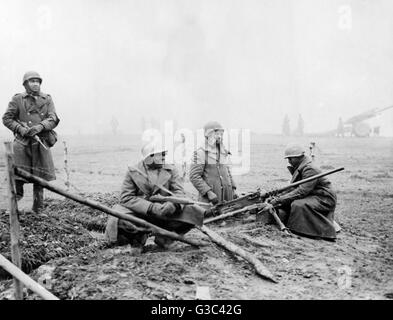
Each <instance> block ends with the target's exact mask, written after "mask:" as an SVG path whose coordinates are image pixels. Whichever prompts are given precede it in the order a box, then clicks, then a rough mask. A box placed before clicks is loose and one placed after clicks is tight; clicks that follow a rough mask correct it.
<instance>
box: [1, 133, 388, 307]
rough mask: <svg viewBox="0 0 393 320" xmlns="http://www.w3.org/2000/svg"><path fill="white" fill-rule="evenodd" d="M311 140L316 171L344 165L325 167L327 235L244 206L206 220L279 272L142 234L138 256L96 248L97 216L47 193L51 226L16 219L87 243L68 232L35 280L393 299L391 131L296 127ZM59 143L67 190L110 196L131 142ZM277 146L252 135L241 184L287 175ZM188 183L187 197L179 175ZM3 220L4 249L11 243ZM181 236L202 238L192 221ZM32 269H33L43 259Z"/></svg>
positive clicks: (154, 291)
mask: <svg viewBox="0 0 393 320" xmlns="http://www.w3.org/2000/svg"><path fill="white" fill-rule="evenodd" d="M114 141H115V142H114ZM310 141H315V142H316V145H317V147H318V148H319V149H317V153H316V161H318V163H319V165H320V166H321V167H322V168H323V169H324V170H329V169H331V168H333V167H334V168H336V167H339V166H344V167H345V171H343V172H340V173H337V174H334V175H332V176H330V180H331V181H332V182H333V184H334V186H335V188H336V190H337V193H338V204H337V210H336V219H337V221H338V222H339V224H340V225H341V227H342V231H341V232H340V233H339V235H338V239H337V241H336V242H334V243H332V242H327V241H323V240H312V239H308V238H301V237H298V236H292V237H287V236H285V235H283V234H282V233H281V232H280V231H279V230H278V229H277V228H276V227H275V226H273V225H265V224H264V223H262V222H257V221H255V216H253V215H243V216H238V217H236V218H231V219H229V220H226V221H224V222H221V223H215V224H210V225H209V227H210V228H211V229H213V230H214V231H216V232H218V233H219V234H220V235H222V236H223V237H225V238H226V239H228V240H231V241H232V242H234V243H236V244H237V245H239V246H241V247H242V248H243V249H245V250H247V251H248V252H250V253H253V254H255V255H256V256H257V257H258V258H259V259H260V261H261V262H262V263H263V264H264V265H265V266H266V267H267V268H268V269H269V270H270V271H271V272H272V273H273V274H274V276H275V277H276V278H277V280H278V281H279V282H278V283H277V284H275V283H271V282H269V281H266V280H264V279H262V278H260V277H258V276H257V275H256V274H255V272H254V270H253V268H252V266H250V265H249V264H248V263H247V262H245V261H244V260H242V259H241V258H237V257H235V256H233V255H232V254H230V253H228V252H226V251H224V250H223V249H221V248H219V247H217V246H215V245H214V244H211V245H208V246H205V247H201V248H194V247H192V246H189V245H186V244H184V243H180V242H177V243H176V244H175V245H174V246H173V247H172V248H171V249H169V250H168V251H164V250H162V249H160V248H158V247H157V246H156V245H155V244H154V242H153V238H149V240H148V243H147V245H146V246H145V249H144V252H143V253H142V254H139V255H138V254H135V252H133V251H132V250H131V249H130V247H129V246H123V247H113V248H108V247H105V245H104V244H103V242H102V240H101V238H102V233H100V232H101V231H102V226H103V225H104V224H105V220H106V216H105V215H102V214H100V213H97V212H92V210H91V209H88V208H84V207H82V206H81V205H76V204H74V203H72V202H71V201H70V200H64V199H63V198H62V197H59V196H57V195H53V194H51V193H50V192H47V197H49V198H50V199H51V200H48V206H47V207H46V209H45V211H44V213H43V214H44V215H45V216H43V217H42V221H43V222H42V225H48V224H49V223H50V221H51V222H53V223H54V224H55V223H56V221H57V222H58V226H59V228H58V229H57V231H56V230H49V229H48V230H47V231H42V230H40V223H39V221H37V220H39V219H37V218H36V217H35V218H34V219H33V218H29V217H25V218H24V220H22V222H21V224H22V228H25V229H23V236H24V237H25V238H28V237H29V233H30V232H32V233H33V234H36V235H37V234H39V233H40V232H46V240H45V241H46V242H47V243H48V244H47V245H49V246H53V241H55V240H54V239H56V237H55V235H54V234H53V233H54V232H59V230H61V227H62V226H65V225H67V224H70V225H71V226H73V227H72V228H74V229H70V230H73V231H69V232H70V234H72V235H74V234H78V232H79V233H80V235H79V237H81V238H84V237H87V238H86V239H89V240H88V241H87V242H89V244H84V243H83V241H82V244H81V245H80V246H79V242H78V241H77V240H75V243H74V247H75V248H76V247H78V248H79V249H75V250H74V251H72V250H70V253H69V254H68V255H66V256H58V257H55V258H52V259H51V260H49V259H48V261H45V262H44V263H45V265H46V266H52V267H53V268H52V271H51V272H50V275H51V279H50V280H48V281H47V282H46V283H45V284H46V285H47V286H48V288H50V291H51V292H53V293H54V294H55V295H57V296H58V297H59V298H61V299H179V300H181V299H195V297H196V291H197V287H200V286H207V287H209V292H210V296H211V298H212V299H392V297H393V256H392V253H393V233H392V227H393V161H392V159H393V140H392V139H388V138H367V139H355V138H346V139H336V138H307V137H303V138H299V141H298V142H301V143H304V144H308V143H309V142H310ZM67 143H68V150H69V164H70V169H71V177H70V178H71V182H72V184H73V185H74V186H75V188H71V190H72V191H74V192H78V191H79V192H83V193H84V194H85V195H86V196H88V197H90V198H95V199H98V200H100V201H101V202H103V203H107V204H112V203H115V202H116V198H117V195H118V191H119V189H120V186H121V182H122V179H123V176H124V173H125V171H126V167H127V165H128V164H132V163H133V162H135V161H136V160H137V159H138V156H139V155H138V150H139V145H138V144H137V143H136V140H132V139H131V138H130V137H116V139H114V138H113V137H112V139H109V138H107V140H105V139H104V138H102V139H93V138H89V139H87V138H86V139H85V140H84V139H78V140H73V139H72V138H71V137H68V138H67ZM286 144H287V141H286V140H285V139H284V138H282V137H275V136H259V137H256V136H255V137H254V136H253V140H252V146H251V170H250V172H249V173H248V174H246V175H243V176H239V177H236V178H237V181H238V184H239V189H240V190H241V191H242V192H249V191H252V190H254V189H255V188H256V187H258V186H259V187H262V188H265V189H272V188H273V187H278V186H283V185H285V184H286V183H287V182H288V180H289V178H290V176H289V173H288V172H287V169H286V167H285V162H284V161H283V159H282V152H283V149H284V146H285V145H286ZM53 154H54V159H55V165H56V167H57V168H58V180H56V184H58V185H59V186H63V187H64V179H65V174H64V171H63V152H62V145H61V144H60V143H59V144H58V145H56V146H55V148H54V149H53ZM1 159H4V157H3V156H1ZM1 169H2V168H1V163H0V170H1ZM2 179H3V178H2ZM30 188H31V186H28V188H26V197H25V199H24V200H23V203H24V204H26V205H31V189H30ZM186 190H187V191H188V193H189V194H190V196H192V197H196V192H195V190H194V189H193V187H192V186H191V185H190V184H189V182H186ZM0 191H1V192H0V195H1V196H0V204H1V205H0V208H3V212H4V209H6V208H7V202H6V189H5V184H2V187H1V190H0ZM44 222H45V223H44ZM4 224H5V223H4ZM4 224H3V225H2V230H1V231H2V232H3V233H2V238H1V239H2V241H3V242H4V244H3V246H2V247H1V246H0V247H1V250H2V254H4V252H5V253H7V250H9V249H8V248H7V243H8V242H7V241H8V240H7V236H6V235H5V236H4V233H6V231H4V230H5V229H6V228H7V227H6V226H4ZM31 224H34V228H33V227H32V225H31ZM5 225H6V224H5ZM75 227H77V229H75ZM52 229H55V228H52ZM78 230H79V231H78ZM81 230H82V231H81ZM187 236H188V237H191V238H195V239H207V237H206V236H205V235H203V234H202V233H200V232H199V231H197V230H193V231H191V232H190V233H189V234H187ZM246 238H248V239H249V238H252V239H253V241H252V242H251V241H249V240H247V239H246ZM78 239H79V238H78ZM45 241H44V242H45ZM57 241H58V240H57ZM60 241H61V240H60ZM64 242H65V243H66V241H64ZM0 245H1V242H0ZM42 245H43V244H42ZM72 246H73V245H68V247H70V248H71V247H72ZM65 247H67V246H66V245H64V249H63V250H66V248H65ZM29 248H30V250H31V251H33V249H32V248H31V247H29V246H25V247H24V250H26V252H27V251H28V250H29ZM84 248H85V249H84ZM86 248H88V249H86ZM75 251H76V252H75ZM46 252H47V254H49V252H51V250H48V251H46ZM40 269H41V270H40ZM30 275H31V276H32V277H33V278H34V279H35V280H38V279H42V267H41V268H39V269H38V270H35V271H32V272H31V273H30ZM40 277H41V278H40ZM11 284H12V282H11V280H3V281H0V292H2V293H1V294H0V297H1V298H2V299H9V298H10V296H11V294H10V293H11V291H10V288H11V287H12V286H11ZM26 298H27V299H38V297H37V296H36V295H35V294H33V293H31V292H26Z"/></svg>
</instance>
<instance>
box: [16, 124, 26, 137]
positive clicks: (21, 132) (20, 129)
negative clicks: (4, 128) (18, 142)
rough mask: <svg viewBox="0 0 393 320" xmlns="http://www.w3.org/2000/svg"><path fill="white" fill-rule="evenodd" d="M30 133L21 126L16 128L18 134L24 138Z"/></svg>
mask: <svg viewBox="0 0 393 320" xmlns="http://www.w3.org/2000/svg"><path fill="white" fill-rule="evenodd" d="M28 131H29V129H27V128H25V127H24V126H21V125H19V126H18V127H17V128H16V132H18V133H19V134H20V135H21V136H22V137H25V136H26V133H27V132H28Z"/></svg>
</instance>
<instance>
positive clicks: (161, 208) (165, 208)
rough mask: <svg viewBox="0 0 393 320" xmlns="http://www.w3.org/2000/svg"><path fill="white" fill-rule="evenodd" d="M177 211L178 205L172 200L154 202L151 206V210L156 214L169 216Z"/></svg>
mask: <svg viewBox="0 0 393 320" xmlns="http://www.w3.org/2000/svg"><path fill="white" fill-rule="evenodd" d="M175 211H176V206H175V205H174V204H173V203H171V202H165V203H162V204H161V203H152V204H151V205H150V207H149V212H150V213H152V214H154V215H156V216H168V215H171V214H173V213H175Z"/></svg>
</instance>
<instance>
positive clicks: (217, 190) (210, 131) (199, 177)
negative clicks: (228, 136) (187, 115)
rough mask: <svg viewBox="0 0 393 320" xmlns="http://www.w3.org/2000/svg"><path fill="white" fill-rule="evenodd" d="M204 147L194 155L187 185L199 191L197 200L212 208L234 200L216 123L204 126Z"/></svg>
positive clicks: (227, 162) (232, 186)
mask: <svg viewBox="0 0 393 320" xmlns="http://www.w3.org/2000/svg"><path fill="white" fill-rule="evenodd" d="M203 129H204V135H205V145H204V146H202V147H199V148H198V149H197V150H196V151H195V152H194V157H193V161H192V164H191V166H190V181H191V183H192V184H193V185H194V187H195V188H196V189H197V190H198V191H199V200H200V201H204V202H211V203H213V204H217V203H221V202H223V201H230V200H233V199H235V198H237V195H236V192H235V190H236V185H235V182H234V180H233V178H232V174H231V170H230V167H229V164H230V162H229V155H230V152H229V151H227V150H226V149H225V147H224V145H223V133H224V129H223V127H222V126H221V124H219V123H218V122H216V121H210V122H208V123H207V124H206V125H205V126H204V128H203Z"/></svg>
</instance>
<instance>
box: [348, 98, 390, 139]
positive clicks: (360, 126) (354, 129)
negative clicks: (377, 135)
mask: <svg viewBox="0 0 393 320" xmlns="http://www.w3.org/2000/svg"><path fill="white" fill-rule="evenodd" d="M390 108H393V105H392V106H389V107H386V108H374V109H371V110H368V111H365V112H363V113H360V114H358V115H356V116H353V117H351V118H349V119H348V120H346V121H344V128H345V130H346V131H347V130H348V131H349V132H350V133H351V135H354V136H356V137H368V136H370V134H371V131H372V129H371V126H370V125H369V124H368V123H367V122H365V120H368V119H371V118H374V117H376V116H377V115H379V114H380V113H381V112H383V111H385V110H388V109H390Z"/></svg>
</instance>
